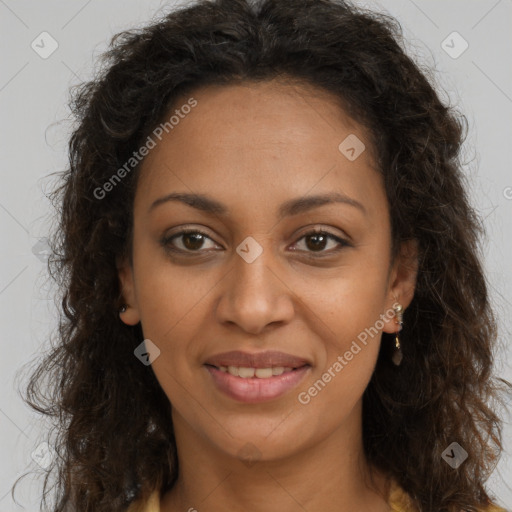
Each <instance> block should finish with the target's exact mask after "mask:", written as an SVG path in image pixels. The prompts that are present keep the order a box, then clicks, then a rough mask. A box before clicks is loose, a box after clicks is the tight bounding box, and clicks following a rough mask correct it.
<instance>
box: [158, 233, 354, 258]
mask: <svg viewBox="0 0 512 512" xmlns="http://www.w3.org/2000/svg"><path fill="white" fill-rule="evenodd" d="M191 233H193V234H197V235H201V236H203V237H206V238H209V239H210V240H212V239H211V237H210V236H208V235H207V234H206V233H203V232H202V231H201V230H199V229H183V230H182V231H179V232H178V233H174V234H173V235H171V236H166V237H163V238H162V240H161V244H162V246H163V247H164V248H165V250H166V251H169V252H171V253H180V254H190V255H197V254H200V251H201V249H199V250H197V251H191V250H184V249H178V248H176V247H173V246H172V244H171V242H172V240H174V239H175V238H179V237H180V236H183V235H187V234H191ZM312 235H325V236H326V237H327V238H330V239H332V240H335V241H336V242H338V243H339V244H340V246H341V247H338V248H337V249H335V250H330V251H320V252H314V251H306V252H308V253H309V256H311V257H313V258H322V257H326V256H331V255H332V254H335V253H338V252H339V251H341V250H342V249H343V248H344V247H353V246H352V244H350V243H349V242H347V241H346V240H344V239H342V238H340V237H338V236H336V235H333V234H332V233H330V232H329V231H325V230H321V229H313V230H311V231H308V232H307V233H304V234H303V235H302V236H301V237H300V238H299V239H298V240H297V242H299V241H300V240H302V239H303V238H306V237H308V236H312ZM212 241H213V240H212ZM297 242H295V243H297ZM299 252H300V251H299Z"/></svg>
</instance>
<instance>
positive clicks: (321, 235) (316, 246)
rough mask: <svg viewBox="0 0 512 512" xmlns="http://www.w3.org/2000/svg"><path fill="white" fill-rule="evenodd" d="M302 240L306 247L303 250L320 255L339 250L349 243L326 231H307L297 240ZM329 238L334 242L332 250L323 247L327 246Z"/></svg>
mask: <svg viewBox="0 0 512 512" xmlns="http://www.w3.org/2000/svg"><path fill="white" fill-rule="evenodd" d="M302 240H304V245H305V247H306V248H305V249H304V250H305V251H306V252H311V253H321V255H323V253H326V254H332V253H334V252H337V251H339V250H341V248H342V247H347V246H349V245H350V244H349V243H348V242H347V241H346V240H343V239H342V238H339V237H337V236H335V235H333V234H332V233H329V232H327V231H310V232H309V233H306V234H305V235H304V236H302V237H301V238H300V239H299V240H298V242H300V241H302ZM329 240H331V241H334V242H336V243H334V250H327V251H326V250H324V249H325V248H326V247H327V246H328V244H329ZM298 242H297V243H298ZM331 248H332V245H331ZM300 250H303V249H300Z"/></svg>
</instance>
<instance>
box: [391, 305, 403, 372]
mask: <svg viewBox="0 0 512 512" xmlns="http://www.w3.org/2000/svg"><path fill="white" fill-rule="evenodd" d="M393 309H394V310H395V317H396V318H395V323H396V324H397V325H398V329H397V331H396V332H395V349H394V351H393V356H392V357H391V360H392V361H393V364H394V365H395V366H400V363H401V362H402V359H403V354H402V348H401V346H400V339H399V336H398V333H399V332H400V331H401V330H402V326H403V324H404V323H403V317H404V313H403V308H402V306H401V304H397V305H396V306H395V307H394V308H393Z"/></svg>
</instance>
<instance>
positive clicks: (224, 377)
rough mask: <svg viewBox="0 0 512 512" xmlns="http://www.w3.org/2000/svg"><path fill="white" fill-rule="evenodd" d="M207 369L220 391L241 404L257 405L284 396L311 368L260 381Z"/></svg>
mask: <svg viewBox="0 0 512 512" xmlns="http://www.w3.org/2000/svg"><path fill="white" fill-rule="evenodd" d="M205 368H206V369H207V370H208V371H209V372H210V375H211V376H212V377H213V382H214V383H215V385H216V386H217V389H218V390H220V391H222V392H223V393H225V394H226V395H228V396H229V397H230V398H233V399H234V400H238V401H239V402H245V403H249V404H255V403H259V402H266V401H268V400H274V399H275V398H278V397H280V396H282V395H284V394H285V393H286V392H287V391H290V390H291V389H293V388H294V387H295V386H297V385H298V384H299V382H300V381H301V380H302V379H303V378H304V376H305V375H306V373H307V372H308V371H309V370H310V368H311V367H310V366H308V365H307V366H302V367H301V368H297V369H296V370H292V371H291V372H286V373H283V374H281V375H274V376H273V377H269V378H268V379H259V378H258V377H252V378H248V379H245V378H243V377H235V376H234V375H231V374H230V373H228V372H223V371H222V370H219V369H217V368H215V367H213V366H207V365H205Z"/></svg>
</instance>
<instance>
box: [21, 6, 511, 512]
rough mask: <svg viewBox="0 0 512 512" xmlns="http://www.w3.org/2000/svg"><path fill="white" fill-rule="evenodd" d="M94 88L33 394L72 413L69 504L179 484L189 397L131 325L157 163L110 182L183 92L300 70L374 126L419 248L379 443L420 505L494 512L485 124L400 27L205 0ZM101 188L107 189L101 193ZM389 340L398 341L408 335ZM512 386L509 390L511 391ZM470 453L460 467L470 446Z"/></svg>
mask: <svg viewBox="0 0 512 512" xmlns="http://www.w3.org/2000/svg"><path fill="white" fill-rule="evenodd" d="M101 63H102V64H103V65H102V66H101V67H100V68H99V69H98V70H97V72H96V75H95V76H94V79H93V80H91V81H89V82H87V83H84V84H82V85H80V86H79V87H77V88H76V89H75V90H74V94H73V96H72V100H71V108H72V111H73V114H74V116H75V118H76V121H77V125H76V128H75V130H74V132H73V134H72V136H71V139H70V143H69V157H70V158H69V160H70V162H69V168H68V169H66V171H65V172H63V173H59V174H60V176H59V178H60V182H59V186H58V187H56V188H55V190H54V191H53V194H52V198H53V201H54V203H55V205H56V206H57V208H58V211H59V222H58V226H57V229H55V232H54V233H53V234H52V239H51V242H52V243H51V245H52V250H53V255H52V256H51V257H50V259H49V270H50V274H51V276H52V277H53V278H54V279H55V280H56V282H57V283H58V285H59V287H60V289H61V290H62V292H61V318H60V322H59V326H58V329H57V330H56V332H55V336H54V337H53V338H52V347H51V351H50V352H49V353H48V354H46V355H45V357H44V359H43V360H42V361H41V362H40V365H39V366H38V367H37V369H36V370H35V371H34V372H33V374H32V375H31V378H30V382H29V384H28V386H27V389H26V398H25V400H26V401H27V402H28V403H29V404H30V406H31V407H33V408H34V409H36V410H37V411H39V412H40V413H43V414H44V415H47V416H48V417H50V419H52V420H53V421H54V427H53V429H52V430H51V431H50V434H49V438H50V443H51V446H52V447H53V448H54V449H55V452H56V454H57V455H56V457H54V460H53V464H52V466H51V467H50V468H48V472H47V474H46V478H45V482H44V486H45V491H46V492H45V494H44V499H43V502H44V504H46V503H47V499H46V494H48V492H49V489H48V487H49V477H50V475H53V474H55V475H56V484H55V485H54V486H53V487H52V489H54V490H55V497H54V501H55V503H54V506H53V510H54V511H56V512H61V511H65V510H70V509H72V510H79V511H95V512H101V511H108V512H113V511H121V510H124V509H126V507H127V505H128V504H129V503H130V502H132V501H133V500H134V499H135V498H138V497H145V496H148V495H149V494H150V493H151V492H152V490H154V489H155V488H157V487H158V488H161V489H162V490H163V491H166V490H168V489H170V488H171V487H172V486H173V483H174V482H175V480H176V478H177V475H178V465H177V457H176V443H175V439H174V434H173V429H172V420H171V405H170V403H169V400H168V398H167V397H166V395H165V393H164V392H163V390H162V389H161V387H160V385H159V383H158V381H157V379H156V377H155V375H154V373H153V371H152V369H151V366H144V365H142V364H140V362H139V361H138V360H137V359H136V358H135V357H134V353H133V352H134V349H135V347H137V346H138V345H139V344H140V343H141V341H142V340H143V339H144V337H143V333H142V329H141V326H140V323H139V324H138V325H137V326H134V327H131V326H127V325H126V324H124V323H123V322H121V321H120V320H119V316H118V310H119V306H120V304H121V302H120V301H121V290H120V283H119V279H118V269H117V266H116V261H118V258H119V257H120V256H123V255H131V243H132V224H133V218H132V216H133V198H134V193H135V189H136V186H137V176H138V166H135V167H134V168H133V170H132V172H130V173H128V174H127V175H126V176H125V177H124V178H123V179H122V180H121V181H120V182H119V183H117V184H116V186H115V187H113V190H111V191H110V192H109V194H108V197H107V198H102V197H99V195H98V193H97V190H98V187H103V185H104V184H105V183H106V182H107V181H108V180H109V179H111V177H112V176H113V174H115V173H116V171H117V170H118V169H119V168H121V167H122V166H123V164H124V163H125V162H126V161H128V160H129V158H130V157H131V156H132V154H133V152H134V151H135V150H136V149H138V148H139V147H140V146H141V145H142V143H143V141H144V140H146V138H147V136H148V134H149V133H151V131H152V130H153V129H154V128H155V126H157V125H158V123H159V121H160V120H161V119H162V118H163V116H164V115H165V114H166V113H167V112H169V109H170V108H171V106H172V105H175V101H176V99H177V98H178V97H182V95H183V94H184V93H190V92H191V91H193V90H195V89H196V88H198V87H202V86H206V85H208V84H230V83H236V82H243V81H246V80H250V81H263V80H271V79H273V78H284V79H289V80H290V81H291V82H292V81H302V82H304V83H308V84H312V85H313V86H315V87H317V88H319V89H323V90H326V91H328V92H331V93H333V94H335V95H336V96H337V97H338V98H339V99H340V101H341V102H342V103H343V105H344V108H345V109H346V111H347V112H348V114H349V115H350V116H351V117H352V118H353V119H355V120H356V121H358V122H359V123H361V124H362V125H363V126H365V127H366V128H367V129H368V130H369V133H370V134H371V137H372V140H371V142H372V147H373V150H374V151H373V153H374V155H375V156H376V158H377V160H378V166H379V169H380V172H381V173H382V175H383V177H384V183H385V190H386V193H387V198H388V202H389V209H390V214H391V219H392V239H393V248H394V251H395V254H396V250H397V248H398V247H399V245H400V243H401V242H402V241H405V240H408V239H416V240H417V241H418V244H419V246H418V247H419V271H418V281H417V287H416V292H415V296H414V299H413V301H412V303H411V305H410V307H409V308H408V309H407V311H406V312H405V317H404V329H403V331H402V339H403V340H404V342H403V354H404V362H403V363H402V365H401V366H399V367H394V366H393V365H391V364H390V363H389V362H388V358H386V357H384V352H385V349H386V346H388V345H389V342H391V341H392V339H391V338H390V335H387V334H385V333H384V334H383V339H382V344H381V353H380V354H379V359H378V361H377V366H376V369H375V372H374V374H373V376H372V379H371V381H370V383H369V385H368V387H367V389H366V391H365V393H364V397H363V435H364V449H365V454H366V456H367V459H368V461H369V462H370V463H372V464H373V465H375V466H376V467H378V468H381V469H382V470H383V471H384V472H386V474H388V475H390V476H392V477H394V478H395V479H396V480H397V481H398V483H399V484H400V485H401V486H402V487H403V489H404V490H405V491H406V492H407V493H409V495H410V496H411V498H412V499H413V500H414V502H415V504H416V506H417V507H418V509H419V510H420V511H452V510H461V509H464V510H466V511H476V510H477V509H478V508H479V507H482V506H485V505H486V504H488V503H489V502H490V497H489V495H488V494H487V490H486V488H485V486H484V484H485V481H486V480H487V477H488V476H489V474H490V472H491V471H492V470H493V468H494V467H495V465H496V463H497V460H498V457H499V454H500V452H501V450H502V445H501V428H502V427H501V421H500V418H499V416H498V414H497V409H495V405H493V404H496V403H497V402H496V400H499V398H498V395H499V389H500V386H499V384H500V383H506V381H503V380H502V379H495V378H494V377H493V376H492V366H493V347H494V343H495V340H496V337H497V335H496V333H497V327H496V320H495V318H494V314H493V311H492V309H491V306H490V301H489V296H488V286H487V283H486V279H485V276H484V274H483V269H482V263H481V261H482V255H481V249H480V245H479V240H480V237H481V235H482V234H483V228H482V223H481V221H480V220H479V218H478V217H477V215H476V214H475V212H474V210H473V209H472V208H471V206H470V204H469V201H468V196H467V192H466V190H465V177H464V175H463V173H462V163H461V160H460V153H461V146H462V143H463V142H464V139H465V129H467V121H466V118H465V117H464V116H463V115H461V114H459V113H458V112H457V111H456V110H455V109H454V108H453V107H450V106H447V105H445V104H443V103H442V101H441V100H440V98H439V96H438V94H437V93H436V91H435V81H434V79H433V77H432V76H431V75H430V72H429V71H428V70H425V69H423V70H420V67H419V65H418V64H416V63H415V62H414V61H413V59H412V58H411V57H409V56H408V55H407V54H406V50H405V46H404V44H403V36H402V28H401V26H400V24H399V23H398V22H397V21H396V19H394V18H392V17H390V16H387V15H384V14H380V13H376V12H373V11H368V10H366V9H363V8H361V7H357V6H355V5H353V4H350V3H348V2H345V1H342V0H332V1H330V0H262V1H250V0H213V1H206V0H200V1H197V2H194V3H193V4H192V5H189V6H186V7H185V6H182V7H180V8H179V9H176V10H174V11H172V12H171V13H170V14H167V15H166V16H163V17H162V19H159V20H155V21H154V22H153V24H152V25H149V26H146V27H145V28H141V29H136V30H129V31H125V32H123V33H120V34H118V35H116V36H115V37H114V38H113V39H112V42H111V45H110V48H109V50H108V51H107V52H106V53H105V54H104V55H103V57H102V60H101ZM95 191H96V193H95ZM388 338H389V339H388ZM507 384H508V383H507ZM454 441H456V442H457V443H459V444H460V445H461V446H462V447H463V448H464V449H465V450H466V451H467V453H468V458H467V460H466V461H465V462H464V463H463V464H462V465H461V466H460V467H459V468H458V469H457V470H453V469H452V468H450V466H449V465H448V464H446V463H445V462H444V461H442V460H441V454H442V452H443V451H444V450H445V448H446V447H447V446H448V445H450V444H451V443H452V442H454Z"/></svg>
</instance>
